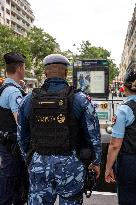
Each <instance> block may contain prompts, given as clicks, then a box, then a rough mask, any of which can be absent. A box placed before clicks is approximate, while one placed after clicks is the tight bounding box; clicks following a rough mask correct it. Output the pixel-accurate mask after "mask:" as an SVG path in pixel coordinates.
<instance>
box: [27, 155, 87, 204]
mask: <svg viewBox="0 0 136 205" xmlns="http://www.w3.org/2000/svg"><path fill="white" fill-rule="evenodd" d="M29 176H30V193H29V202H28V204H29V205H53V204H54V203H55V201H56V198H57V195H58V196H59V204H60V205H81V204H82V202H83V186H84V179H85V168H84V165H83V164H82V162H81V161H79V160H78V158H77V157H76V155H75V154H73V155H71V156H53V155H52V156H41V155H38V154H36V153H35V154H34V156H33V158H32V161H31V163H30V166H29Z"/></svg>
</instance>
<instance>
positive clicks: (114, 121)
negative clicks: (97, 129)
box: [112, 115, 117, 125]
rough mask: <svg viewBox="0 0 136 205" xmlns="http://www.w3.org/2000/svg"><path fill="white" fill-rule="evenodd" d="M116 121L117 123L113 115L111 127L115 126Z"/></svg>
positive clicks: (115, 116)
mask: <svg viewBox="0 0 136 205" xmlns="http://www.w3.org/2000/svg"><path fill="white" fill-rule="evenodd" d="M116 121H117V115H114V116H113V117H112V125H115V124H116Z"/></svg>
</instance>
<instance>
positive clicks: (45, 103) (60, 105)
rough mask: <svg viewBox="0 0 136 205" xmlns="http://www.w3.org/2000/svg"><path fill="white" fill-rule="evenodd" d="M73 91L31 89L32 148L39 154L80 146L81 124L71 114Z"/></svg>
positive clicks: (68, 89)
mask: <svg viewBox="0 0 136 205" xmlns="http://www.w3.org/2000/svg"><path fill="white" fill-rule="evenodd" d="M73 98H74V90H73V89H72V88H71V87H67V88H65V89H64V90H63V91H60V92H57V93H53V92H48V91H46V90H45V89H44V88H42V89H38V88H37V89H34V90H33V92H32V113H31V118H30V126H31V148H32V150H34V151H36V152H37V153H39V154H48V155H50V154H63V153H69V152H71V151H72V150H74V149H78V148H79V146H80V140H81V138H80V136H81V133H80V125H79V120H77V119H76V118H75V117H74V115H73V114H72V104H73Z"/></svg>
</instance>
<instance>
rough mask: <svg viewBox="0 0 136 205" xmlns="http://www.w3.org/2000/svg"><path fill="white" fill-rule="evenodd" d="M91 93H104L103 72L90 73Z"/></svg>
mask: <svg viewBox="0 0 136 205" xmlns="http://www.w3.org/2000/svg"><path fill="white" fill-rule="evenodd" d="M90 75H91V85H90V87H91V93H104V92H105V76H104V71H91V74H90Z"/></svg>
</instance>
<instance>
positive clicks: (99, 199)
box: [55, 192, 118, 205]
mask: <svg viewBox="0 0 136 205" xmlns="http://www.w3.org/2000/svg"><path fill="white" fill-rule="evenodd" d="M55 205H59V203H58V199H57V201H56V203H55ZM83 205H118V202H117V196H116V194H112V193H104V192H93V195H92V196H91V198H90V199H86V197H84V203H83Z"/></svg>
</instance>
